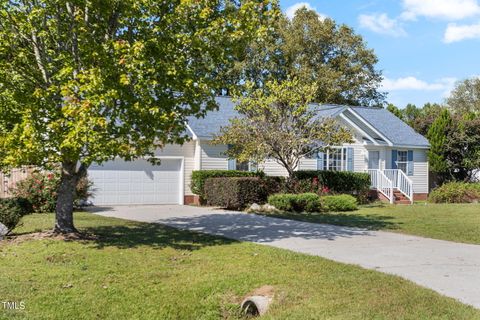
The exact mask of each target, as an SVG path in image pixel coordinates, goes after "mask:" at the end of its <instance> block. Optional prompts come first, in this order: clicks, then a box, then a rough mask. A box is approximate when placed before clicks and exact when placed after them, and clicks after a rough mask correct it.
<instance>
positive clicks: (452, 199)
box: [428, 182, 480, 203]
mask: <svg viewBox="0 0 480 320" xmlns="http://www.w3.org/2000/svg"><path fill="white" fill-rule="evenodd" d="M428 200H429V201H430V202H433V203H472V202H478V201H479V200H480V183H466V182H448V183H445V184H444V185H442V186H440V187H438V188H436V189H435V190H433V191H432V192H431V193H430V195H429V197H428Z"/></svg>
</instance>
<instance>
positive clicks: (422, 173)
mask: <svg viewBox="0 0 480 320" xmlns="http://www.w3.org/2000/svg"><path fill="white" fill-rule="evenodd" d="M410 179H412V181H413V192H414V193H428V191H429V190H428V160H427V151H426V150H421V149H417V150H413V176H411V177H410Z"/></svg>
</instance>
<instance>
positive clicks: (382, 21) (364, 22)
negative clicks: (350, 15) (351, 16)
mask: <svg viewBox="0 0 480 320" xmlns="http://www.w3.org/2000/svg"><path fill="white" fill-rule="evenodd" d="M358 22H359V23H360V27H362V28H365V29H368V30H370V31H373V32H376V33H380V34H386V35H390V36H394V37H402V36H406V35H407V33H406V32H405V30H404V29H403V28H402V26H401V25H400V24H399V22H398V20H396V19H390V18H389V17H388V15H387V14H386V13H381V14H371V15H367V14H361V15H360V16H358Z"/></svg>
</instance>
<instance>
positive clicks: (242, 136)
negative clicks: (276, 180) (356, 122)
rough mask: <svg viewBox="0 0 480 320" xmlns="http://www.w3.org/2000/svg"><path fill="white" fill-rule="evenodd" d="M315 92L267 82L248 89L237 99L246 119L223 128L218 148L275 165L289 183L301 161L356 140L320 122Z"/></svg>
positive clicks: (308, 87) (292, 82)
mask: <svg viewBox="0 0 480 320" xmlns="http://www.w3.org/2000/svg"><path fill="white" fill-rule="evenodd" d="M317 90H318V88H317V87H316V86H315V85H314V84H303V83H302V82H301V81H300V80H298V79H297V80H286V81H283V82H277V81H269V82H267V83H265V86H264V88H261V89H258V88H255V86H254V84H252V83H249V84H248V85H247V86H246V92H247V94H245V95H242V96H238V97H237V98H236V99H237V102H238V105H237V106H236V109H237V111H238V112H239V114H240V115H242V117H239V118H236V119H232V120H231V121H230V125H229V126H227V127H224V128H222V129H221V132H220V134H219V135H218V136H217V137H215V139H214V143H217V144H228V145H230V146H231V148H229V150H228V152H227V155H228V156H229V157H230V158H236V159H238V160H239V161H254V162H257V163H261V162H262V161H264V160H265V159H274V160H276V161H277V162H278V163H279V164H280V165H282V166H283V167H284V168H285V169H286V170H287V172H288V174H289V176H290V178H291V177H292V175H293V172H294V171H295V169H296V168H297V167H298V165H299V162H300V159H301V158H303V157H305V156H309V155H312V154H315V153H316V152H318V151H320V150H322V149H324V148H325V147H328V146H336V145H340V144H342V143H344V142H350V141H351V139H352V137H351V133H350V132H349V131H348V130H347V129H345V128H344V127H341V126H340V125H339V124H338V123H337V122H336V121H335V120H333V119H325V118H322V117H319V115H318V106H316V105H311V104H310V103H311V102H312V101H313V99H314V98H315V95H316V92H317Z"/></svg>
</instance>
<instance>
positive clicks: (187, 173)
mask: <svg viewBox="0 0 480 320" xmlns="http://www.w3.org/2000/svg"><path fill="white" fill-rule="evenodd" d="M195 148H196V144H195V142H194V141H188V142H185V143H184V144H183V145H179V144H168V145H166V146H165V147H164V148H163V149H158V150H157V151H156V152H155V156H158V157H162V156H164V157H183V158H184V177H183V179H184V188H185V192H184V193H185V195H192V194H193V193H192V191H191V190H190V182H191V180H192V171H193V170H195Z"/></svg>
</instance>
